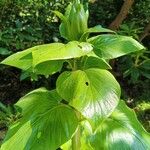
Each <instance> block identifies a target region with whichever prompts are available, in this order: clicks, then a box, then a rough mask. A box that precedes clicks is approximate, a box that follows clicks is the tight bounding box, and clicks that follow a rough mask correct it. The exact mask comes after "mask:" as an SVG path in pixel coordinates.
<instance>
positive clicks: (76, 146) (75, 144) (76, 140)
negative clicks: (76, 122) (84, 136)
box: [72, 127, 81, 150]
mask: <svg viewBox="0 0 150 150" xmlns="http://www.w3.org/2000/svg"><path fill="white" fill-rule="evenodd" d="M80 146H81V143H80V127H79V128H78V130H77V131H76V133H75V135H74V136H73V138H72V150H80Z"/></svg>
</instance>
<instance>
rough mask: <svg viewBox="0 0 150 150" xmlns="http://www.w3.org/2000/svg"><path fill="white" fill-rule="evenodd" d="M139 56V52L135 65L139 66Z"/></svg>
mask: <svg viewBox="0 0 150 150" xmlns="http://www.w3.org/2000/svg"><path fill="white" fill-rule="evenodd" d="M139 57H140V54H137V56H136V59H135V66H136V67H137V66H138V62H139Z"/></svg>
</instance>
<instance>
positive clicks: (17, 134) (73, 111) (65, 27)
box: [1, 0, 150, 150]
mask: <svg viewBox="0 0 150 150" xmlns="http://www.w3.org/2000/svg"><path fill="white" fill-rule="evenodd" d="M54 13H55V14H56V15H57V16H58V17H59V18H60V19H61V21H62V22H61V24H60V28H59V29H60V34H61V36H62V37H63V38H65V39H66V43H65V44H64V43H51V44H44V45H38V46H35V47H32V48H29V49H27V50H24V51H21V52H18V53H16V54H13V55H11V56H9V57H8V58H6V59H5V60H4V61H2V64H6V65H10V66H14V67H17V68H20V69H22V70H25V71H28V72H32V73H34V74H37V75H38V74H40V75H46V76H47V75H52V74H54V73H56V72H60V75H59V77H58V79H57V81H56V89H54V90H51V91H49V90H47V89H45V88H39V89H36V90H33V91H32V92H30V93H28V94H27V95H25V96H24V97H22V98H21V99H20V100H19V101H18V102H17V103H16V104H15V105H16V106H17V107H19V108H20V109H21V113H22V117H21V118H20V119H19V120H18V121H16V122H14V124H12V125H11V126H10V128H9V130H8V132H7V135H6V137H5V140H4V142H3V144H2V146H1V150H56V149H58V148H61V149H64V150H148V149H150V136H149V134H148V133H147V132H146V131H145V130H144V128H143V127H142V125H141V124H140V123H139V121H138V120H137V118H136V115H135V113H134V112H133V111H132V110H131V109H129V108H128V107H127V106H126V105H125V103H124V102H123V101H121V100H120V93H121V90H120V86H119V84H118V82H117V81H116V79H115V78H114V77H113V75H112V74H111V73H110V72H109V71H108V70H109V69H111V66H110V65H109V63H108V61H109V60H110V59H114V58H116V57H119V56H123V55H126V54H128V53H131V52H136V51H139V50H142V49H144V47H143V46H142V45H141V44H140V43H138V42H137V41H136V40H134V39H132V38H131V37H127V36H120V35H117V34H116V33H115V32H114V31H111V30H109V29H106V28H103V27H102V26H100V25H97V26H95V27H92V28H88V25H87V22H88V10H87V8H86V6H84V5H83V4H82V3H81V2H79V1H78V0H77V1H74V2H72V3H70V4H69V5H68V7H67V8H66V12H65V14H64V15H63V14H61V13H60V12H58V11H54ZM90 33H96V35H97V36H93V37H91V36H89V35H90ZM64 63H65V64H66V63H67V65H68V66H67V67H66V71H61V70H62V67H63V64H64ZM63 70H64V69H63Z"/></svg>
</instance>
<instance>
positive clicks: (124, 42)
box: [88, 34, 144, 59]
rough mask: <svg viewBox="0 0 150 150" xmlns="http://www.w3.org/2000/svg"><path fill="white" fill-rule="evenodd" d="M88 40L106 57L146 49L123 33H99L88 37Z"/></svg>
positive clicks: (95, 50)
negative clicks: (122, 34)
mask: <svg viewBox="0 0 150 150" xmlns="http://www.w3.org/2000/svg"><path fill="white" fill-rule="evenodd" d="M88 42H89V43H91V44H92V45H93V48H94V49H93V50H94V52H95V53H96V54H97V55H98V56H99V57H101V58H104V59H113V58H117V57H120V56H123V55H126V54H129V53H132V52H136V51H139V50H142V49H144V47H143V46H142V45H141V44H140V43H139V42H137V41H136V40H134V39H133V38H131V37H127V36H121V35H112V34H106V35H98V36H95V37H92V38H90V39H88Z"/></svg>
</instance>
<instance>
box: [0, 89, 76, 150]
mask: <svg viewBox="0 0 150 150" xmlns="http://www.w3.org/2000/svg"><path fill="white" fill-rule="evenodd" d="M60 101H61V98H60V97H59V96H58V95H57V93H56V91H48V90H46V89H42V88H40V89H37V90H34V91H32V92H31V93H29V94H27V95H26V96H24V97H23V98H21V99H20V100H19V101H18V102H17V104H16V106H17V107H19V108H20V109H22V116H23V117H22V118H21V119H20V120H18V121H17V122H16V123H15V124H14V125H12V126H11V127H10V129H9V130H8V133H7V135H6V138H5V140H4V143H3V144H2V147H1V150H23V149H27V150H28V149H36V150H42V149H43V148H44V149H46V150H56V149H57V148H59V146H61V145H62V144H63V143H65V142H67V141H68V140H69V139H70V138H71V136H72V134H73V133H74V132H75V131H76V128H77V126H78V119H77V116H76V113H75V111H74V110H73V109H72V108H71V107H69V106H67V105H65V104H62V103H60Z"/></svg>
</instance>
